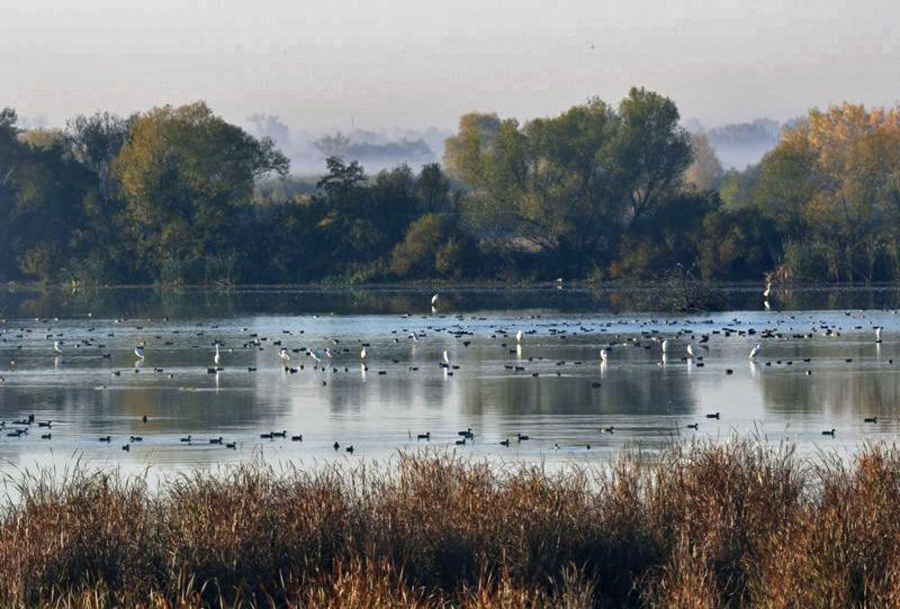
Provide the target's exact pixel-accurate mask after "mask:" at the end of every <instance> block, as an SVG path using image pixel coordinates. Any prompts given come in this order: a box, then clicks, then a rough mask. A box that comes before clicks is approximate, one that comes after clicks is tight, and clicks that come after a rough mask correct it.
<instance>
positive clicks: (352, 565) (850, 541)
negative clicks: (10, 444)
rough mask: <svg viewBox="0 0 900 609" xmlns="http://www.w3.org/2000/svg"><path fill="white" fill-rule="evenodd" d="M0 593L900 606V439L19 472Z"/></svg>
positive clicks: (182, 599) (231, 601)
mask: <svg viewBox="0 0 900 609" xmlns="http://www.w3.org/2000/svg"><path fill="white" fill-rule="evenodd" d="M16 484H17V490H16V492H17V494H18V496H19V499H17V500H15V501H14V502H11V503H9V504H8V505H7V506H6V508H5V509H4V512H3V514H2V519H0V582H2V584H3V585H2V586H0V605H2V606H12V607H15V606H18V607H25V606H29V607H30V606H60V607H63V606H65V607H70V606H71V607H76V606H77V607H106V606H123V605H126V606H132V605H143V606H150V607H193V606H267V607H268V606H296V607H398V606H404V607H447V606H452V607H485V608H487V607H550V606H553V607H557V606H565V607H572V608H575V607H745V606H747V607H749V606H753V607H852V606H858V607H862V606H896V605H897V604H898V602H900V551H898V550H900V520H898V519H897V518H896V515H897V514H898V513H900V450H898V449H897V448H895V447H893V446H886V445H872V446H868V447H866V448H864V449H862V450H861V452H860V453H859V455H858V456H857V457H856V458H855V460H854V461H853V462H851V463H849V464H848V463H847V462H845V461H837V460H834V461H831V460H828V459H821V458H816V459H805V458H800V457H798V456H796V455H795V454H794V452H793V450H792V448H791V447H790V446H787V445H781V446H767V445H765V444H760V443H758V442H757V441H755V440H754V439H743V438H735V439H732V440H730V441H727V442H722V443H716V444H712V443H705V444H697V445H693V446H687V447H684V446H682V447H677V446H673V447H672V448H671V449H669V450H668V451H666V452H665V453H664V454H663V455H662V456H661V457H660V458H658V459H653V460H652V461H649V462H641V461H639V459H638V458H637V457H636V456H635V455H633V454H623V455H622V456H621V457H620V458H618V459H617V460H616V462H615V463H614V464H612V465H611V466H608V467H602V466H586V467H575V466H573V467H571V468H568V469H566V470H564V471H559V472H553V473H549V472H547V471H545V470H542V469H541V468H540V467H538V466H534V465H510V466H508V467H506V468H503V467H500V468H498V467H497V466H496V465H490V464H488V463H485V462H480V461H471V460H464V459H460V458H457V457H453V456H450V455H435V454H417V455H406V456H402V457H400V458H399V459H398V460H397V461H395V462H393V463H391V464H390V465H384V466H374V467H372V466H369V467H363V466H360V467H357V468H340V467H337V466H335V467H331V468H327V469H324V470H322V469H317V470H315V471H304V470H299V469H295V470H290V471H276V470H274V469H271V468H269V467H266V466H265V465H262V464H259V463H257V464H253V465H242V466H236V467H234V468H232V469H229V470H227V472H224V473H218V474H209V473H194V474H190V475H185V476H180V477H177V478H172V479H170V480H169V481H168V482H165V483H164V484H162V485H161V487H160V488H159V489H158V490H156V491H154V492H149V491H148V489H147V486H146V483H145V482H144V480H142V479H140V478H130V477H129V478H126V477H123V476H121V475H119V474H116V473H110V472H96V471H88V470H86V469H85V468H79V467H75V468H72V469H71V470H69V472H68V474H67V476H66V477H65V479H64V480H62V481H60V480H59V477H58V476H57V475H44V474H40V473H39V474H36V475H30V476H21V475H19V477H18V479H17V482H16Z"/></svg>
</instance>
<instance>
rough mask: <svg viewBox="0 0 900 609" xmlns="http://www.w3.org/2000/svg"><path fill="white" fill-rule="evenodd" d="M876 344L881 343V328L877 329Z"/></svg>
mask: <svg viewBox="0 0 900 609" xmlns="http://www.w3.org/2000/svg"><path fill="white" fill-rule="evenodd" d="M875 342H876V343H880V342H881V326H878V327H877V328H875Z"/></svg>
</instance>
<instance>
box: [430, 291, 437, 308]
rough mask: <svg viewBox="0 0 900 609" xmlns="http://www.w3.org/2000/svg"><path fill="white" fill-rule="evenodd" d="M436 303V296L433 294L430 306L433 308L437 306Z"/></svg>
mask: <svg viewBox="0 0 900 609" xmlns="http://www.w3.org/2000/svg"><path fill="white" fill-rule="evenodd" d="M437 301H438V295H437V294H435V295H434V296H432V297H431V306H435V305H436V304H437Z"/></svg>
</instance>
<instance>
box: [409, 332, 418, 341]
mask: <svg viewBox="0 0 900 609" xmlns="http://www.w3.org/2000/svg"><path fill="white" fill-rule="evenodd" d="M409 337H410V338H411V339H412V341H413V342H414V343H417V342H419V337H417V336H416V333H415V332H411V333H410V335H409Z"/></svg>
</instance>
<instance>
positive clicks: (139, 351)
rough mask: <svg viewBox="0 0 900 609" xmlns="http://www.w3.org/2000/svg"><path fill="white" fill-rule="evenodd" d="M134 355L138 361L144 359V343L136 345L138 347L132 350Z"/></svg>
mask: <svg viewBox="0 0 900 609" xmlns="http://www.w3.org/2000/svg"><path fill="white" fill-rule="evenodd" d="M134 354H135V355H136V356H137V358H138V359H140V360H142V359H144V341H141V342H139V343H138V346H137V347H135V348H134Z"/></svg>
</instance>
